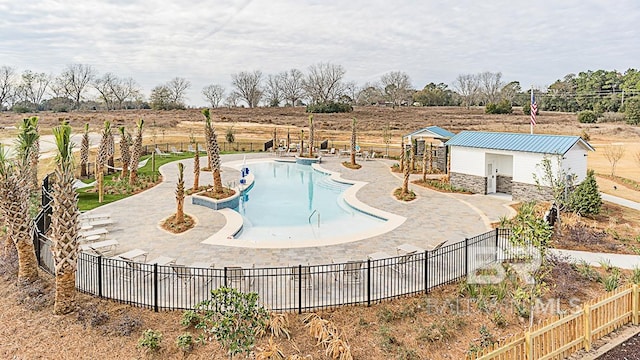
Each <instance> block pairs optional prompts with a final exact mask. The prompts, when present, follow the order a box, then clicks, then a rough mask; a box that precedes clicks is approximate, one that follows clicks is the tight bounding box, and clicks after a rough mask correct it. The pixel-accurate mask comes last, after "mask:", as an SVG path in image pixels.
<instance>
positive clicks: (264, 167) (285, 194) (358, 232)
mask: <svg viewBox="0 0 640 360" xmlns="http://www.w3.org/2000/svg"><path fill="white" fill-rule="evenodd" d="M248 168H249V169H250V172H251V173H252V174H253V176H254V183H253V185H252V186H251V187H250V189H249V190H248V191H246V195H245V196H244V197H243V199H242V200H241V201H240V205H239V206H238V208H237V209H235V210H236V211H238V213H240V214H241V215H242V217H243V226H242V229H241V231H240V232H239V233H238V234H236V236H235V238H236V239H237V240H241V241H242V240H245V241H251V242H257V243H260V242H265V241H266V242H270V241H274V240H275V241H276V242H277V243H278V244H280V245H281V246H284V245H287V244H288V245H294V246H300V245H301V244H300V243H303V242H307V246H312V245H318V244H323V243H324V244H329V243H337V242H346V241H354V240H359V239H363V238H366V237H370V236H372V234H374V233H375V234H377V233H382V232H385V231H388V227H389V220H388V218H387V217H386V216H381V215H380V214H381V213H383V212H380V213H379V214H376V215H377V216H372V215H371V214H368V213H365V212H363V211H361V210H358V209H356V208H354V207H352V206H351V205H349V204H348V203H347V201H345V193H346V192H348V191H347V190H349V189H351V188H352V187H353V186H354V185H353V184H350V183H345V182H338V181H334V180H333V179H332V176H331V175H330V174H328V173H329V172H324V171H322V172H321V171H317V170H315V169H314V168H313V167H312V166H309V165H301V164H295V163H286V162H276V161H265V162H256V163H251V164H249V165H248ZM371 213H375V212H373V211H371ZM389 215H391V214H389ZM394 227H395V226H394ZM313 240H315V241H313Z"/></svg>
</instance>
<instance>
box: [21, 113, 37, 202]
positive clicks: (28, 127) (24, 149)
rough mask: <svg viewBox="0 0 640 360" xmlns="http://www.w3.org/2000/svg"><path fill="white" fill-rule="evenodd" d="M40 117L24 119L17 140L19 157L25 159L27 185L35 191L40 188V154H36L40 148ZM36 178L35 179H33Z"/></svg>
mask: <svg viewBox="0 0 640 360" xmlns="http://www.w3.org/2000/svg"><path fill="white" fill-rule="evenodd" d="M37 125H38V118H37V117H35V116H33V117H30V118H28V119H22V122H21V123H20V127H19V132H18V141H17V150H18V157H20V158H21V159H23V160H24V162H25V163H24V164H23V165H24V169H21V171H24V172H25V174H24V175H25V180H26V181H27V183H26V184H25V186H27V187H29V188H30V189H31V190H33V191H34V192H35V191H37V190H38V169H37V166H38V154H37V153H36V154H34V153H35V151H36V149H38V151H39V149H40V145H39V141H38V140H39V138H40V134H38V129H37ZM34 164H35V167H34ZM34 178H35V181H34V180H33V179H34Z"/></svg>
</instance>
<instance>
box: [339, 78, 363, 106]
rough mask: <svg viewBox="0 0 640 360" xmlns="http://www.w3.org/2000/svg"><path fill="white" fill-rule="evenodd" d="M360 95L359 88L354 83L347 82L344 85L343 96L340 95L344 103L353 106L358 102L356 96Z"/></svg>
mask: <svg viewBox="0 0 640 360" xmlns="http://www.w3.org/2000/svg"><path fill="white" fill-rule="evenodd" d="M359 93H360V88H359V87H358V84H356V82H355V81H347V82H346V83H345V84H344V94H343V95H342V99H343V101H344V102H347V103H349V104H351V105H355V104H356V102H357V101H358V94H359Z"/></svg>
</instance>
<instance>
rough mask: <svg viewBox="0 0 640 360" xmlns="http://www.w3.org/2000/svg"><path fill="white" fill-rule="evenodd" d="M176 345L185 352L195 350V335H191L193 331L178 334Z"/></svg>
mask: <svg viewBox="0 0 640 360" xmlns="http://www.w3.org/2000/svg"><path fill="white" fill-rule="evenodd" d="M176 346H177V347H178V349H180V350H182V351H184V352H189V351H191V350H193V336H192V335H191V333H188V332H187V333H184V334H180V335H178V337H177V338H176Z"/></svg>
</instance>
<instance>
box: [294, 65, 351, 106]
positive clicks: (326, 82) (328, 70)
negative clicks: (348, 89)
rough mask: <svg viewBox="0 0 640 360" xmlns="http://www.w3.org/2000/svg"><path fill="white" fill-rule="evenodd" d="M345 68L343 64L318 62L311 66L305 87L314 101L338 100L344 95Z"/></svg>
mask: <svg viewBox="0 0 640 360" xmlns="http://www.w3.org/2000/svg"><path fill="white" fill-rule="evenodd" d="M345 72H346V71H345V70H344V68H343V67H342V66H341V65H335V64H331V63H318V64H315V65H311V66H309V73H308V74H307V77H306V78H305V80H304V88H305V91H306V93H307V96H309V98H311V102H312V103H324V102H330V101H337V100H338V99H339V98H340V96H342V95H343V93H344V90H345V86H344V83H343V82H342V78H343V77H344V74H345Z"/></svg>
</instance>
